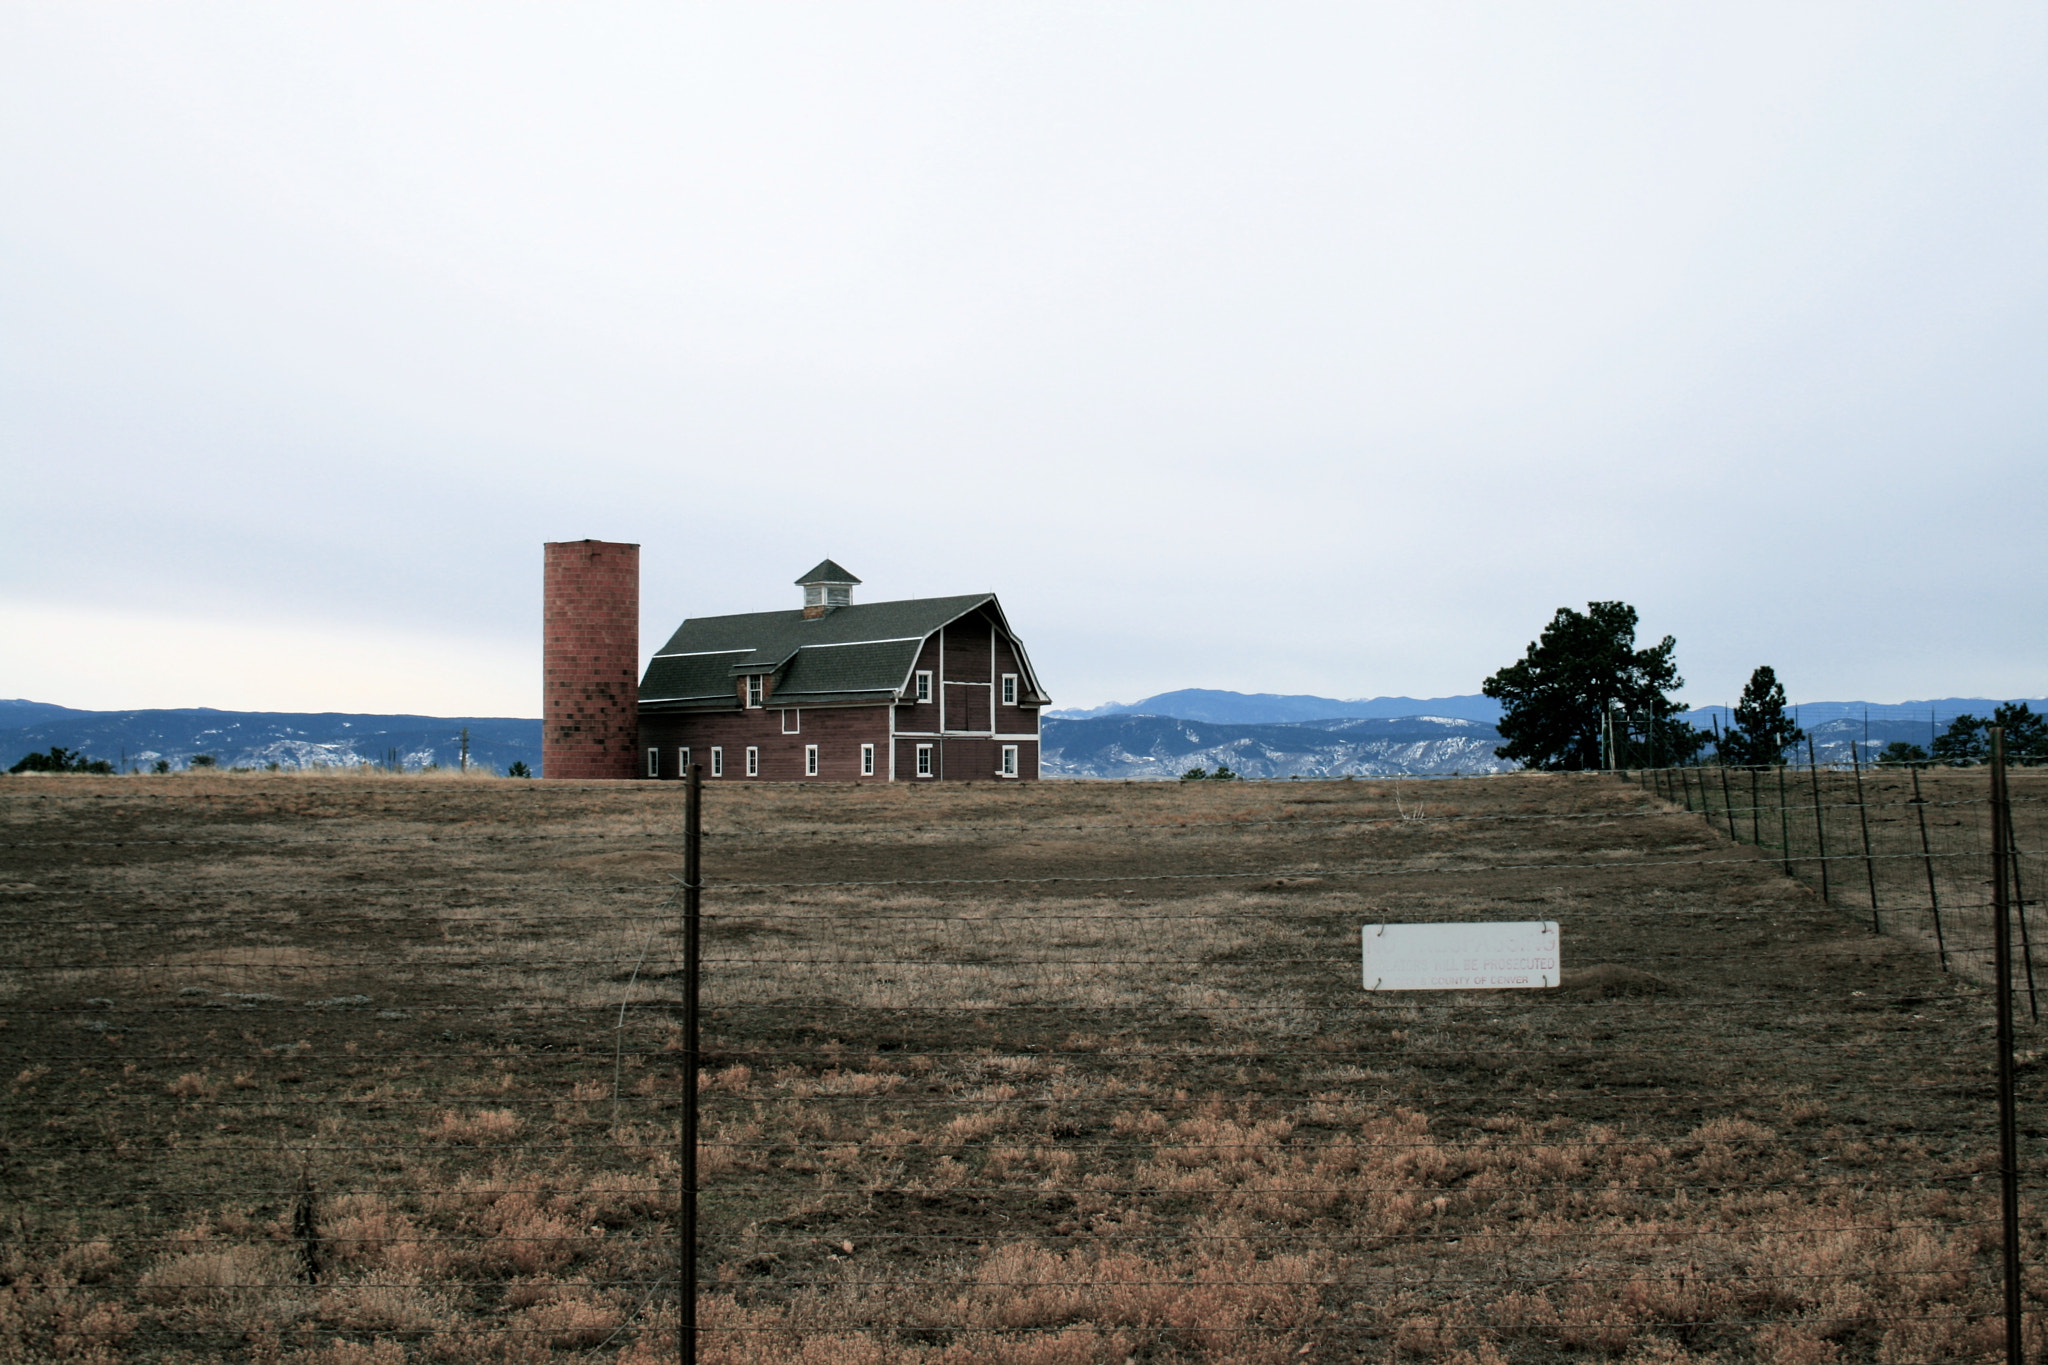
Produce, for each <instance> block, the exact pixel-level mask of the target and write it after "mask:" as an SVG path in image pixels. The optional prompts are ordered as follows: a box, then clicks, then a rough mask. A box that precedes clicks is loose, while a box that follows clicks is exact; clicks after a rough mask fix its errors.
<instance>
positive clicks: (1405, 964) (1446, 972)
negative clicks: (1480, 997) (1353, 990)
mask: <svg viewBox="0 0 2048 1365" xmlns="http://www.w3.org/2000/svg"><path fill="white" fill-rule="evenodd" d="M1557 938H1558V935H1557V921H1556V920H1547V919H1539V920H1515V921H1509V922H1496V923H1492V924H1368V925H1366V926H1365V988H1366V989H1367V990H1369V991H1498V990H1515V989H1521V988H1526V989H1531V990H1540V989H1542V988H1543V987H1545V986H1555V985H1556V984H1557V983H1558V976H1559V970H1558V947H1557Z"/></svg>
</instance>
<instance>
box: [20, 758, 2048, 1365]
mask: <svg viewBox="0 0 2048 1365" xmlns="http://www.w3.org/2000/svg"><path fill="white" fill-rule="evenodd" d="M1630 778H1631V780H1629V781H1621V780H1617V779H1616V778H1615V777H1614V776H1612V775H1608V776H1595V775H1585V776H1565V775H1543V774H1513V775H1506V776H1501V777H1495V778H1486V779H1466V780H1464V781H1462V782H1458V783H1454V784H1446V783H1435V784H1430V785H1428V786H1426V787H1424V788H1423V789H1422V799H1421V800H1420V801H1418V799H1417V796H1416V790H1415V789H1414V788H1412V787H1405V786H1402V785H1401V784H1398V783H1395V782H1392V781H1358V782H1329V783H1313V784H1308V783H1295V784H1285V785H1281V784H1273V785H1266V784H1251V785H1246V786H1243V787H1237V786H1235V785H1234V784H1232V785H1229V786H1226V787H1223V788H1215V787H1205V786H1204V785H1203V784H1185V785H1177V784H1175V785H1169V784H1157V785H1150V786H1145V785H1140V786H1110V785H1097V784H1086V783H1071V784H1067V783H1044V784H1035V785H1030V786H1026V787H1015V786H1009V787H1001V786H995V785H993V784H988V785H979V784H977V785H963V786H959V787H954V788H950V789H941V790H937V791H933V790H895V789H860V790H851V789H847V788H832V787H829V786H819V785H801V784H788V785H778V786H770V787H755V788H748V789H743V790H732V789H729V788H721V789H719V790H717V791H715V792H713V793H711V795H710V797H709V799H708V802H707V806H706V810H705V825H706V827H705V829H704V832H703V848H704V853H703V864H702V877H701V882H702V894H701V935H702V937H701V943H700V944H699V950H698V953H697V954H696V956H697V958H698V959H699V964H700V970H701V1006H700V1010H701V1013H700V1015H699V1017H698V1019H697V1020H696V1021H695V1022H696V1028H695V1030H693V1029H692V1028H691V1027H690V1021H689V1019H688V1017H687V1007H688V1003H689V997H690V994H691V992H690V991H689V989H688V987H689V984H690V977H689V971H690V963H691V958H692V954H691V952H690V950H689V944H688V942H687V940H686V919H685V916H684V914H683V910H684V908H685V888H686V881H687V878H688V874H687V871H686V868H685V863H684V858H683V825H684V822H683V819H682V815H683V811H682V807H681V803H680V801H679V800H678V799H677V798H678V797H679V795H680V791H679V786H680V784H667V785H664V786H656V785H655V784H647V785H644V786H643V785H641V784H591V785H581V784H567V783H565V784H539V785H536V784H513V783H492V782H484V781H477V782H465V783H450V782H446V781H439V782H425V781H422V782H416V783H405V782H403V781H402V780H394V779H390V778H383V779H379V780H376V781H370V780H365V779H350V778H301V777H292V776H277V777H265V776H261V775H252V776H248V777H227V776H220V777H203V778H202V777H193V778H187V777H179V778H171V779H152V778H120V777H115V778H90V777H63V778H48V779H36V780H18V781H16V782H12V783H9V784H8V785H5V786H0V903H4V904H5V906H6V914H7V918H6V926H7V934H8V940H9V941H8V944H7V949H8V951H7V953H6V955H5V959H4V960H5V961H6V963H7V964H8V966H7V967H6V968H5V970H4V972H0V1025H4V1027H0V1040H4V1044H5V1046H6V1047H7V1048H8V1049H9V1050H10V1051H11V1053H12V1056H11V1057H10V1059H9V1066H8V1068H7V1072H8V1074H9V1075H11V1076H12V1081H11V1084H10V1093H9V1099H8V1103H7V1105H6V1106H5V1109H4V1111H0V1125H4V1128H0V1143H4V1148H0V1150H4V1160H5V1162H6V1169H7V1179H6V1182H5V1189H6V1194H5V1196H4V1198H5V1210H4V1212H5V1218H6V1223H5V1227H6V1236H5V1244H4V1247H0V1359H20V1360H36V1359H61V1360H95V1359H97V1360H106V1361H115V1360H121V1361H126V1360H152V1361H188V1360H189V1361H200V1360H223V1359H225V1360H249V1361H259V1360H260V1361H279V1362H286V1361H289V1362H294V1363H295V1365H356V1363H357V1362H363V1363H365V1365H367V1363H370V1362H375V1363H376V1365H390V1363H392V1362H398V1361H410V1360H433V1361H440V1360H450V1361H453V1360H461V1361H466V1362H468V1361H506V1362H513V1361H529V1360H541V1359H575V1358H588V1359H604V1360H622V1361H632V1362H640V1361H653V1360H664V1361H666V1360H675V1359H678V1358H689V1357H690V1354H691V1353H692V1352H693V1351H694V1357H695V1358H696V1359H699V1360H704V1361H718V1362H733V1363H735V1365H737V1363H738V1362H759V1363H760V1365H768V1363H769V1362H828V1361H829V1362H840V1361H850V1362H864V1361H871V1362H882V1361H905V1362H928V1363H930V1365H938V1363H939V1362H946V1363H947V1365H964V1362H969V1361H974V1362H982V1361H995V1362H1014V1363H1015V1365H1025V1363H1026V1362H1030V1363H1031V1365H1054V1363H1055V1362H1057V1363H1060V1365H1065V1363H1067V1362H1097V1361H1100V1362H1105V1363H1106V1365H1118V1363H1120V1362H1126V1361H1133V1360H1135V1361H1145V1362H1153V1361H1272V1362H1280V1361H1304V1360H1308V1361H1314V1360H1331V1361H1335V1360H1347V1361H1348V1360H1388V1361H1394V1360H1443V1361H1463V1362H1471V1363H1472V1365H1478V1363H1479V1362H1500V1361H1515V1362H1522V1361H1530V1362H1534V1361H1554V1360H1569V1359H1614V1360H1641V1361H1650V1360H1659V1361H1728V1362H1752V1361H1755V1362H1763V1361H1773V1362H1792V1361H1815V1362H1819V1361H1828V1360H1842V1361H1848V1360H1870V1361H1885V1362H1892V1363H1893V1365H1905V1363H1906V1362H1913V1361H1929V1362H1932V1361H1978V1360H1985V1359H1991V1358H1998V1357H1999V1356H2000V1355H2001V1354H2002V1352H2003V1349H2004V1342H2005V1336H2004V1333H2005V1322H2006V1316H2005V1311H2004V1306H2003V1302H2002V1298H2001V1293H2002V1284H2001V1277H2000V1257H2001V1254H2002V1251H2003V1249H2004V1248H2003V1239H2002V1235H2001V1208H2000V1168H2001V1160H2000V1151H1999V1132H1998V1114H1997V1103H1996V1090H1997V1085H1996V1082H1997V1075H1996V1070H1995V1066H1994V1062H1995V1056H1996V1049H1995V1048H1994V1045H1993V1034H1994V1029H1995V1025H1996V1018H1995V1011H1994V1009H1993V1001H1994V998H1995V992H1994V991H1993V990H1992V989H1990V987H1991V986H1992V985H1993V984H1995V977H1994V974H1993V971H1992V968H1991V965H1990V963H1991V956H1992V949H1993V948H1995V944H1994V943H1993V942H1992V940H1991V929H1990V926H1991V924H1992V918H1991V902H1992V895H1991V888H1990V886H1989V883H1990V880H1991V868H1990V863H1991V851H1992V850H1991V839H1990V824H1989V811H1990V806H1989V804H1988V797H1987V792H1986V788H1985V785H1984V780H1983V775H1982V774H1981V772H1974V773H1973V772H1969V771H1960V772H1959V771H1955V770H1941V771H1936V772H1921V773H1917V774H1915V773H1912V772H1891V771H1889V770H1887V771H1885V772H1882V773H1872V772H1870V771H1868V770H1866V771H1864V772H1862V773H1860V774H1858V773H1855V772H1848V773H1836V772H1831V771H1808V770H1803V769H1802V770H1795V771H1789V772H1782V773H1781V772H1779V771H1776V770H1760V771H1759V772H1756V773H1753V774H1752V773H1750V772H1748V771H1747V770H1740V769H1730V770H1726V771H1718V770H1715V769H1712V768H1707V769H1693V770H1686V771H1683V772H1679V771H1676V770H1670V771H1660V772H1652V773H1632V774H1630ZM1781 778H1782V779H1783V781H1784V783H1785V795H1784V796H1783V797H1782V798H1781V799H1780V798H1777V797H1776V794H1775V788H1776V785H1777V784H1778V783H1779V781H1780V779H1781ZM1859 778H1860V781H1861V783H1862V787H1861V792H1860V795H1859V794H1858V790H1857V782H1858V780H1859ZM1916 778H1917V780H1918V782H1919V784H1920V786H1919V789H1918V791H1917V792H1915V789H1914V787H1913V782H1914V780H1915V779H1916ZM2044 779H2048V774H2038V773H2030V772H2017V773H2014V774H2013V775H2012V797H2013V801H2012V806H2011V809H2012V812H2013V817H2012V830H2013V833H2014V835H2015V843H2016V845H2017V847H2018V852H2017V853H2016V854H2015V855H2014V856H2013V858H2012V860H2011V861H2012V862H2013V864H2014V865H2015V866H2016V868H2017V870H2018V873H2019V876H2020V881H2021V888H2022V889H2021V894H2020V896H2019V897H2018V899H2019V900H2020V902H2022V903H2025V902H2026V899H2027V896H2028V895H2031V894H2033V888H2035V887H2037V886H2038V885H2039V884H2040V882H2039V878H2038V875H2037V869H2038V859H2039V853H2040V850H2041V849H2042V848H2043V846H2044V842H2043V839H2042V837H2041V835H2042V833H2043V824H2044V822H2048V799H2044V798H2048V783H2044ZM1802 784H1803V785H1802ZM1816 793H1817V795H1816ZM1801 820H1803V822H1804V823H1803V824H1802V823H1800V822H1801ZM1923 821H1924V827H1925V830H1926V835H1925V842H1924V844H1923V842H1922V835H1921V829H1922V825H1923ZM1773 822H1775V823H1776V826H1777V827H1776V829H1775V831H1774V830H1773V828H1772V826H1773ZM1866 828H1868V829H1869V830H1870V842H1869V843H1868V844H1867V845H1866V844H1865V842H1864V837H1863V831H1864V830H1865V829H1866ZM1823 877H1825V879H1826V890H1825V898H1824V897H1823V894H1822V878H1823ZM1873 908H1874V911H1875V914H1874V915H1873ZM1937 912H1938V914H1937ZM1529 919H1545V920H1554V921H1557V922H1558V923H1559V924H1560V925H1561V927H1562V935H1563V942H1564V962H1565V977H1564V982H1563V985H1562V986H1561V987H1558V988H1555V989H1549V990H1538V991H1500V992H1472V993H1442V992H1430V993H1418V994H1408V995H1393V994H1381V993H1371V992H1367V991H1365V990H1364V989H1363V986H1362V983H1361V980H1360V951H1361V942H1360V935H1361V930H1362V927H1363V926H1365V925H1368V924H1373V923H1378V922H1389V921H1402V922H1407V921H1446V920H1460V921H1472V920H1529ZM2023 927H2024V921H2019V922H2016V924H2015V932H2016V934H2018V933H2019V932H2020V930H2021V929H2022V928H2023ZM2036 927H2038V925H2037V926H2036ZM1873 928H1875V929H1878V930H1881V932H1877V933H1873V932H1872V930H1873ZM2025 948H2026V945H2025V943H2024V942H2021V941H2019V940H2018V939H2016V941H2015V959H2014V961H2015V964H2016V965H2015V966H2014V968H2013V973H2014V977H2015V979H2017V980H2019V987H2020V990H2021V1000H2022V1008H2021V1014H2020V1029H2021V1034H2020V1038H2019V1046H2018V1048H2017V1052H2016V1057H2017V1060H2018V1063H2019V1070H2018V1075H2017V1078H2016V1083H2017V1086H2018V1088H2019V1095H2020V1101H2021V1108H2020V1111H2019V1112H2020V1115H2021V1122H2020V1125H2019V1128H2018V1131H2017V1134H2016V1140H2017V1142H2018V1144H2019V1146H2018V1158H2019V1166H2020V1169H2021V1171H2022V1172H2023V1175H2024V1178H2023V1180H2022V1182H2021V1184H2020V1187H2019V1192H2020V1218H2021V1227H2022V1242H2021V1246H2020V1250H2021V1252H2022V1256H2023V1260H2024V1262H2025V1264H2026V1265H2027V1266H2028V1267H2033V1266H2035V1265H2036V1264H2037V1260H2038V1253H2039V1250H2040V1248H2041V1246H2042V1243H2043V1238H2044V1235H2048V1228H2044V1226H2043V1222H2042V1215H2043V1212H2044V1206H2043V1204H2042V1202H2041V1198H2040V1196H2041V1189H2040V1184H2039V1179H2038V1174H2037V1173H2038V1171H2039V1170H2040V1165H2041V1163H2040V1160H2039V1158H2040V1157H2041V1155H2042V1150H2041V1148H2042V1142H2043V1138H2042V1130H2041V1129H2040V1127H2039V1124H2038V1117H2039V1114H2040V1109H2039V1106H2038V1102H2039V1099H2040V1098H2041V1097H2040V1094H2039V1089H2040V1082H2041V1077H2042V1076H2043V1075H2044V1074H2048V1068H2044V1067H2043V1065H2042V1050H2043V1044H2042V1043H2041V1041H2040V1035H2039V1033H2038V1031H2037V1030H2036V1029H2035V1027H2034V1025H2033V1024H2032V1021H2031V1019H2030V1018H2029V1017H2028V1015H2027V1013H2026V1010H2025V1002H2026V1000H2027V999H2028V997H2027V995H2026V982H2025V980H2024V979H2022V978H2023V972H2024V965H2025V961H2026V956H2025ZM1944 962H1945V963H1946V967H1947V970H1944ZM2044 984H2048V983H2044ZM693 1035H694V1036H693ZM693 1072H694V1073H696V1076H697V1083H696V1085H695V1086H694V1087H691V1086H690V1085H689V1079H690V1077H691V1075H692V1073H693ZM692 1094H694V1096H695V1098H696V1101H697V1107H698V1111H699V1112H698V1113H697V1114H696V1115H695V1116H694V1122H692V1116H691V1115H690V1114H689V1113H688V1111H687V1106H686V1100H688V1099H689V1098H690V1096H691V1095H692ZM692 1127H694V1128H695V1130H696V1132H697V1141H696V1142H695V1143H694V1144H690V1145H686V1138H685V1135H686V1133H687V1132H688V1131H690V1129H691V1128H692ZM692 1166H694V1170H692V1169H691V1167H692ZM693 1217H694V1219H695V1228H694V1234H695V1235H694V1236H691V1235H689V1232H690V1227H689V1222H690V1220H691V1219H692V1218H693ZM686 1245H688V1246H690V1247H691V1249H692V1251H693V1253H694V1254H693V1256H692V1257H691V1258H690V1259H689V1260H688V1261H687V1262H686V1261H685V1259H684V1250H683V1249H684V1247H685V1246H686ZM2030 1273H2031V1271H2030ZM692 1279H694V1282H695V1284H696V1286H697V1290H698V1292H697V1294H696V1296H695V1297H694V1299H693V1300H692V1304H691V1308H692V1310H693V1311H690V1312H686V1311H685V1306H684V1302H683V1298H684V1286H685V1285H686V1284H687V1283H689V1282H690V1281H691V1280H692ZM2044 1289H2048V1286H2043V1285H2040V1284H2035V1285H2032V1286H2030V1287H2029V1293H2028V1297H2027V1310H2028V1314H2029V1316H2028V1317H2027V1318H2026V1320H2025V1326H2026V1332H2027V1338H2026V1342H2027V1349H2028V1350H2029V1351H2033V1352H2039V1351H2040V1350H2041V1349H2042V1347H2043V1345H2048V1342H2044V1340H2043V1338H2042V1335H2041V1329H2040V1327H2039V1326H2038V1323H2039V1322H2040V1321H2041V1320H2040V1319H2039V1317H2038V1311H2039V1308H2040V1307H2041V1305H2040V1303H2039V1302H2038V1299H2039V1296H2040V1293H2041V1292H2042V1291H2043V1290H2044ZM686 1323H687V1324H688V1325H689V1326H690V1327H691V1328H693V1329H694V1330H691V1331H685V1330H683V1329H684V1326H685V1324H686Z"/></svg>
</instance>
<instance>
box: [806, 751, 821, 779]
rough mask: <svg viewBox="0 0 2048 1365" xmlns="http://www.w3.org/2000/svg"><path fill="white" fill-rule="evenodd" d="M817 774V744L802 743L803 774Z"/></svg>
mask: <svg viewBox="0 0 2048 1365" xmlns="http://www.w3.org/2000/svg"><path fill="white" fill-rule="evenodd" d="M817 775H818V746H817V745H815V744H806V745H804V776H805V777H816V776H817Z"/></svg>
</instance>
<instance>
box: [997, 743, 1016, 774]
mask: <svg viewBox="0 0 2048 1365" xmlns="http://www.w3.org/2000/svg"><path fill="white" fill-rule="evenodd" d="M1016 775H1017V746H1016V745H1014V744H1005V745H1004V746H1003V750H1002V757H1001V758H1000V759H998V760H997V762H996V776H997V777H1015V776H1016Z"/></svg>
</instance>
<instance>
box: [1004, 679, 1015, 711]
mask: <svg viewBox="0 0 2048 1365" xmlns="http://www.w3.org/2000/svg"><path fill="white" fill-rule="evenodd" d="M1016 704H1017V675H1016V674H1015V673H1005V674H1003V705H1005V706H1015V705H1016Z"/></svg>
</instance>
